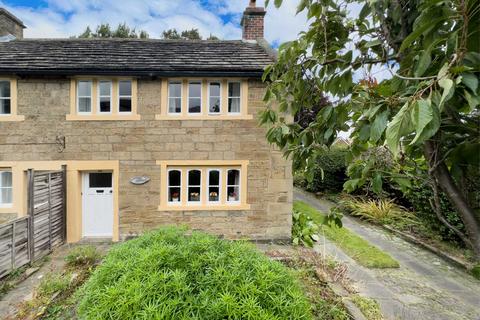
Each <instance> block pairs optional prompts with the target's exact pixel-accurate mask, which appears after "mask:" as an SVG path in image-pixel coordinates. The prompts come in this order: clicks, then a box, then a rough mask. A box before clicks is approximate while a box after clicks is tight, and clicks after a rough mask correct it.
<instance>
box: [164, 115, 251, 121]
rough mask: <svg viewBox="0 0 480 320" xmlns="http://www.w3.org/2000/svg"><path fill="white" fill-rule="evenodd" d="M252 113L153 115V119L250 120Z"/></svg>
mask: <svg viewBox="0 0 480 320" xmlns="http://www.w3.org/2000/svg"><path fill="white" fill-rule="evenodd" d="M252 119H253V115H251V114H246V115H243V114H242V115H198V116H192V115H163V114H157V115H155V120H252Z"/></svg>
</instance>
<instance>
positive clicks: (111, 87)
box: [97, 80, 120, 114]
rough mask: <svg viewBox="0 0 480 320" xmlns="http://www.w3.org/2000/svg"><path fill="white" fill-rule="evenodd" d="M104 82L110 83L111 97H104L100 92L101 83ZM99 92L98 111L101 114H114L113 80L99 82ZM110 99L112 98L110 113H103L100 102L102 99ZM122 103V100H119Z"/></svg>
mask: <svg viewBox="0 0 480 320" xmlns="http://www.w3.org/2000/svg"><path fill="white" fill-rule="evenodd" d="M102 82H108V83H109V84H110V95H109V96H102V95H101V91H100V83H102ZM97 92H98V101H97V111H98V113H100V114H111V113H112V108H113V81H112V80H98V82H97ZM105 97H108V98H110V111H108V112H102V111H101V109H100V100H101V98H105ZM119 103H120V99H119Z"/></svg>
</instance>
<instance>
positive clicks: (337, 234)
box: [293, 201, 399, 268]
mask: <svg viewBox="0 0 480 320" xmlns="http://www.w3.org/2000/svg"><path fill="white" fill-rule="evenodd" d="M293 208H294V210H298V211H302V212H304V213H306V214H307V215H309V216H310V217H311V218H312V220H313V221H315V222H316V223H317V224H319V225H322V223H323V221H324V219H325V215H324V214H323V213H321V212H319V211H318V210H316V209H315V208H312V207H311V206H309V205H308V204H306V203H305V202H302V201H295V202H294V203H293ZM322 230H323V232H324V234H325V237H327V238H328V239H329V240H331V241H332V242H334V243H335V244H336V245H337V246H339V247H340V248H341V249H342V250H343V251H344V252H345V253H346V254H348V255H349V256H350V257H352V258H353V259H354V260H355V261H357V262H358V263H359V264H360V265H362V266H364V267H367V268H398V267H399V264H398V262H397V261H396V260H395V259H393V258H392V257H391V256H390V255H388V254H387V253H385V252H383V251H382V250H380V249H379V248H377V247H375V246H373V245H371V244H370V243H369V242H367V241H366V240H365V239H363V238H361V237H359V236H358V235H356V234H355V233H353V232H351V231H350V230H348V229H346V228H338V227H336V226H327V225H323V227H322Z"/></svg>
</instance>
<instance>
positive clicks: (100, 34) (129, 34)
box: [78, 23, 149, 39]
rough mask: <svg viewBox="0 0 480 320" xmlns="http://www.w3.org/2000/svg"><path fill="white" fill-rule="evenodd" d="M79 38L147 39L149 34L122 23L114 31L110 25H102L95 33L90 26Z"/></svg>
mask: <svg viewBox="0 0 480 320" xmlns="http://www.w3.org/2000/svg"><path fill="white" fill-rule="evenodd" d="M78 37H79V38H139V39H147V38H148V37H149V35H148V33H147V32H146V31H144V30H140V31H138V32H137V30H135V28H130V27H129V26H127V24H126V23H120V24H119V25H118V26H117V28H116V29H115V30H112V28H111V27H110V25H109V24H108V23H102V24H100V25H98V26H97V27H96V28H95V32H93V31H92V30H91V29H90V26H88V27H87V28H86V29H85V31H84V32H83V33H82V34H80V35H79V36H78Z"/></svg>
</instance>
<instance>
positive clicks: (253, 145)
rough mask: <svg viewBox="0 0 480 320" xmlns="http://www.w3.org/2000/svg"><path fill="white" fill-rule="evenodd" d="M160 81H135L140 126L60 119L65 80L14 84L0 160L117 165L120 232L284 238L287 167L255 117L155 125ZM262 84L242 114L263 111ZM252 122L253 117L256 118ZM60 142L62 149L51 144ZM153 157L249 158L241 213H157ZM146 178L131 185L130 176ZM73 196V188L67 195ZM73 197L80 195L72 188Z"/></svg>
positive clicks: (2, 125)
mask: <svg viewBox="0 0 480 320" xmlns="http://www.w3.org/2000/svg"><path fill="white" fill-rule="evenodd" d="M160 83H161V80H139V81H138V113H139V114H140V116H141V120H138V121H66V120H65V117H66V115H67V114H69V112H70V80H69V79H64V80H49V79H47V80H46V79H42V80H24V79H19V80H18V114H19V115H24V116H25V121H18V122H0V161H49V160H61V161H64V160H77V161H79V160H95V161H102V160H118V161H119V196H118V198H119V219H120V221H119V228H120V230H119V233H120V236H121V237H126V236H128V235H133V234H138V233H141V232H143V231H145V230H149V229H152V228H155V227H157V226H159V225H163V224H184V223H185V224H188V225H190V226H191V227H192V228H194V229H202V230H206V231H209V232H213V233H216V234H219V235H223V236H225V237H227V238H242V237H248V238H252V239H286V238H290V234H291V207H292V175H291V164H290V162H289V161H286V160H285V159H283V157H282V155H281V153H280V152H279V151H275V150H273V149H272V147H271V146H270V145H269V144H268V143H267V142H266V139H265V132H266V130H265V128H259V127H258V125H257V123H258V122H257V120H256V119H253V120H174V121H172V120H170V121H162V120H155V114H159V113H160V101H161V96H160V95H161V90H160ZM264 90H265V89H264V85H263V84H262V83H261V82H259V81H256V80H250V81H249V90H248V100H249V105H248V107H249V109H248V113H249V114H252V115H254V116H256V115H257V114H258V112H259V111H260V110H261V109H262V108H263V106H264V104H263V102H262V98H263V95H264ZM254 118H255V117H254ZM57 135H62V136H65V137H66V149H65V150H64V151H63V152H61V153H59V152H57V147H56V146H55V145H21V144H22V143H38V142H54V141H55V137H56V136H57ZM158 160H163V161H166V160H248V161H249V165H248V179H247V180H248V181H247V183H248V191H247V203H248V204H250V210H246V211H172V212H167V211H158V210H157V209H158V206H159V204H160V188H161V186H160V166H159V165H157V161H158ZM139 175H146V176H148V177H150V178H151V181H150V182H149V183H147V184H145V185H141V186H136V185H133V184H131V183H130V182H129V180H130V178H132V177H134V176H139ZM69 192H71V190H69ZM77 192H78V193H80V192H81V190H77Z"/></svg>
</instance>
